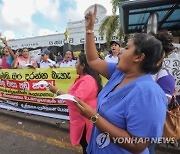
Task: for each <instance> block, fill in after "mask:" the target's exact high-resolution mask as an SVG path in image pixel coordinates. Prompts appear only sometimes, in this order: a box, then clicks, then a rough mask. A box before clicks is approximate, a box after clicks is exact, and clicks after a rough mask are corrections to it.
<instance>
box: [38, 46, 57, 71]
mask: <svg viewBox="0 0 180 154" xmlns="http://www.w3.org/2000/svg"><path fill="white" fill-rule="evenodd" d="M50 54H51V52H50V51H49V50H47V49H45V50H42V52H41V53H40V55H41V61H40V63H39V67H40V68H53V67H56V62H55V61H53V60H52V59H51V58H50Z"/></svg>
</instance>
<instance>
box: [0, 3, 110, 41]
mask: <svg viewBox="0 0 180 154" xmlns="http://www.w3.org/2000/svg"><path fill="white" fill-rule="evenodd" d="M110 1H111V0H0V31H1V32H2V34H3V36H6V37H7V38H8V39H14V38H25V37H33V36H41V35H48V34H56V33H64V31H65V29H66V28H67V22H68V21H78V20H82V19H83V18H84V12H85V10H86V9H87V8H88V7H89V6H91V5H92V4H94V3H98V4H101V5H103V6H104V7H105V8H106V9H107V12H108V14H111V13H112V11H111V10H112V6H111V3H110Z"/></svg>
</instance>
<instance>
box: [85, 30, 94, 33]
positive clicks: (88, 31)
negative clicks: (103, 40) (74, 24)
mask: <svg viewBox="0 0 180 154" xmlns="http://www.w3.org/2000/svg"><path fill="white" fill-rule="evenodd" d="M86 33H87V34H92V33H94V30H90V29H88V30H86Z"/></svg>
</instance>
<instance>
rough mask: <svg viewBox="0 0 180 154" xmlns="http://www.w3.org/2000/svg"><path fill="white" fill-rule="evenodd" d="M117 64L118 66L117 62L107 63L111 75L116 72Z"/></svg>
mask: <svg viewBox="0 0 180 154" xmlns="http://www.w3.org/2000/svg"><path fill="white" fill-rule="evenodd" d="M116 66H117V64H116V63H107V68H108V73H109V76H110V77H111V75H112V74H113V73H114V72H115V70H116Z"/></svg>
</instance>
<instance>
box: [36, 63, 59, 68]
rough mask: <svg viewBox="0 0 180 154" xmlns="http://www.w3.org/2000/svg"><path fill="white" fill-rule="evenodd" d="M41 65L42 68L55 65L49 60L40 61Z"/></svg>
mask: <svg viewBox="0 0 180 154" xmlns="http://www.w3.org/2000/svg"><path fill="white" fill-rule="evenodd" d="M53 62H54V63H56V62H55V61H53ZM39 65H40V68H51V67H53V64H52V63H50V62H48V61H46V62H45V61H41V62H40V63H39Z"/></svg>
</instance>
